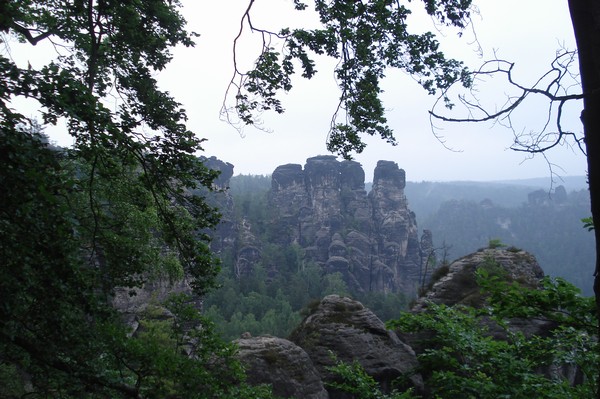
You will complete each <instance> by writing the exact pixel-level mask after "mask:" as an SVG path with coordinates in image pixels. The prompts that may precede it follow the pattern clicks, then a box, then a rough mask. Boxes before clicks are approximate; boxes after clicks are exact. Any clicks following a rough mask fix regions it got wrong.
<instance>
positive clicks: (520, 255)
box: [412, 248, 544, 311]
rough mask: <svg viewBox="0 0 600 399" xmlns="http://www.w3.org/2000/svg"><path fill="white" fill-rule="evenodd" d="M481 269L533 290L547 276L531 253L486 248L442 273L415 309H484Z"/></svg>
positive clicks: (460, 260) (457, 262)
mask: <svg viewBox="0 0 600 399" xmlns="http://www.w3.org/2000/svg"><path fill="white" fill-rule="evenodd" d="M480 268H484V269H487V270H488V272H490V273H497V274H501V275H502V276H504V277H506V278H509V279H511V280H513V281H518V282H520V283H521V284H524V285H527V286H529V287H532V288H534V287H537V285H538V283H539V281H540V279H541V278H542V277H544V271H543V270H542V268H541V267H540V265H539V264H538V262H537V260H536V259H535V257H534V256H533V255H531V254H530V253H528V252H525V251H523V250H519V249H502V248H486V249H482V250H480V251H477V252H475V253H473V254H470V255H467V256H464V257H462V258H460V259H457V260H456V261H454V262H452V263H451V264H450V265H449V266H448V268H447V272H445V273H439V272H438V273H437V275H438V276H437V277H438V279H437V280H436V281H433V282H432V285H431V287H430V288H429V290H428V291H427V293H426V294H425V295H424V296H422V297H420V298H419V299H418V300H417V301H416V303H415V305H414V306H413V308H412V310H413V311H421V310H423V309H424V308H426V307H427V304H428V303H429V302H433V303H437V304H444V305H448V306H452V305H456V304H462V305H468V306H474V307H480V306H482V305H483V301H484V298H483V297H482V296H481V293H480V288H479V286H478V285H477V282H476V279H475V272H476V270H477V269H480ZM441 271H443V270H440V272H441Z"/></svg>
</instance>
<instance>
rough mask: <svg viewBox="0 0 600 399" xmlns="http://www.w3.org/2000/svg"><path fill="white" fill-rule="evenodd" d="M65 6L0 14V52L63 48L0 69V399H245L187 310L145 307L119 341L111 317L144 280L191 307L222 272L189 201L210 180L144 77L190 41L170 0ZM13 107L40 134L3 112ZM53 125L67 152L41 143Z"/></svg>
mask: <svg viewBox="0 0 600 399" xmlns="http://www.w3.org/2000/svg"><path fill="white" fill-rule="evenodd" d="M71 3H73V4H67V3H65V2H57V1H39V0H30V1H8V2H3V3H2V5H0V8H1V9H2V12H1V14H2V16H1V18H0V28H1V29H2V31H3V35H2V37H0V42H1V44H2V45H3V46H6V47H7V48H8V49H9V47H10V40H7V38H8V37H10V38H17V39H18V40H19V41H21V42H22V43H23V44H22V45H27V44H31V45H35V44H37V43H39V42H41V41H45V40H49V41H52V43H54V44H57V43H60V54H57V56H56V58H55V59H54V60H52V61H50V62H49V63H47V64H46V65H43V66H41V67H40V68H38V69H36V68H33V67H32V66H31V65H28V66H26V67H22V66H20V65H17V64H16V63H15V62H14V61H13V60H12V58H10V57H8V56H6V54H8V53H9V52H5V53H4V55H0V165H1V168H0V170H1V172H0V186H1V187H2V188H3V190H4V191H3V195H2V196H0V259H2V262H0V304H1V305H0V380H1V381H2V382H6V383H2V384H0V396H2V397H11V396H12V397H15V396H17V395H18V396H19V397H20V396H21V395H24V396H28V397H29V396H31V397H48V398H82V397H85V398H106V397H110V398H124V397H136V398H137V397H145V398H163V397H169V396H178V397H179V396H180V397H189V398H216V397H231V398H233V397H238V396H237V395H239V392H246V393H249V395H248V397H252V395H254V393H252V394H250V393H251V392H250V391H251V390H252V389H251V388H249V387H247V386H245V385H244V384H243V375H242V370H241V367H240V365H239V364H238V363H237V361H235V360H234V358H233V357H232V355H233V353H234V348H233V347H231V346H229V345H226V344H224V343H223V342H222V341H220V339H219V338H218V337H217V335H216V334H215V332H214V329H213V327H212V326H211V324H210V323H209V322H208V321H207V320H203V319H201V318H198V315H196V314H194V311H193V309H190V308H189V306H187V305H186V303H187V300H184V299H177V300H175V299H174V300H172V301H171V302H170V303H169V304H168V307H169V309H170V310H169V312H170V313H169V312H166V311H164V310H162V311H161V309H162V308H160V307H153V308H149V312H148V313H147V314H146V315H144V317H143V319H142V320H141V321H140V326H141V327H140V329H139V330H138V331H137V332H136V333H135V334H133V335H132V336H130V335H131V334H132V331H131V330H130V329H129V328H128V327H127V326H126V325H125V324H124V323H123V320H122V317H121V315H119V314H118V313H117V311H116V310H115V309H114V308H113V306H112V301H113V299H114V293H115V289H116V288H118V287H129V288H133V287H140V286H141V285H142V284H143V283H145V282H146V281H149V280H155V279H157V278H161V279H165V280H168V279H178V278H181V276H183V275H185V276H187V277H189V278H190V281H191V284H192V286H193V289H194V292H195V294H203V293H205V292H206V291H207V290H209V289H210V288H211V287H212V286H214V283H215V281H214V279H215V275H216V274H217V272H218V270H219V267H218V262H216V261H215V260H214V259H213V257H212V255H211V254H210V252H209V249H208V241H207V236H206V234H205V233H204V231H206V229H208V228H211V227H212V226H214V225H215V223H216V222H217V220H218V214H217V212H216V211H215V210H214V209H212V208H211V207H210V206H208V205H207V204H206V203H205V202H204V199H203V198H201V197H198V196H196V195H194V193H195V192H196V189H198V188H201V187H203V188H205V189H208V188H209V187H211V182H212V181H213V179H214V178H215V177H216V175H217V174H216V172H214V171H211V170H208V169H207V168H206V167H205V166H204V165H203V164H202V163H201V162H200V161H199V160H198V158H197V155H196V152H197V151H200V150H201V146H200V144H201V142H202V140H200V139H198V138H197V137H196V136H195V134H194V133H193V132H191V131H189V130H187V128H186V126H185V121H186V118H187V117H186V114H185V111H184V110H183V109H182V108H181V106H180V104H179V103H177V102H176V101H175V100H174V99H173V98H171V97H170V95H169V94H168V93H167V92H163V91H161V90H159V89H158V85H157V82H156V80H155V78H154V76H156V72H157V71H160V70H162V69H163V68H164V67H165V66H166V64H167V63H168V61H169V60H170V59H171V54H170V48H171V47H172V46H175V45H178V44H181V45H184V46H191V45H193V42H192V37H193V36H194V34H190V33H188V32H186V31H185V29H184V25H185V20H184V19H183V18H182V17H181V15H180V14H179V11H178V10H179V7H180V4H179V2H178V1H162V0H149V1H143V2H140V1H133V0H126V1H119V2H106V1H100V2H97V1H90V2H83V1H75V2H71ZM31 49H34V47H31ZM109 93H110V99H111V104H112V103H113V102H115V101H116V106H114V107H112V106H111V107H110V108H108V107H107V106H105V104H106V99H107V96H108V95H109ZM23 98H26V99H27V100H28V101H29V102H34V103H35V102H37V105H38V106H39V109H40V112H41V114H42V124H41V125H39V124H37V123H36V121H32V120H29V119H28V118H26V117H25V116H24V115H21V114H20V113H19V112H18V110H17V109H15V108H13V107H14V105H13V101H15V100H17V101H15V102H18V100H20V99H23ZM59 119H64V120H65V121H66V126H67V129H68V132H69V134H71V135H72V136H73V138H74V141H75V144H74V146H73V148H70V149H56V148H51V147H49V146H48V145H47V142H48V140H47V139H46V138H44V137H43V136H42V135H41V132H42V130H43V128H44V127H45V126H46V125H48V124H57V122H58V121H59ZM132 292H133V291H132ZM184 305H185V306H184ZM157 316H161V317H157ZM166 316H168V317H166ZM188 353H189V354H191V356H188ZM8 381H12V382H10V383H9V382H8ZM255 392H256V395H259V394H260V392H263V393H264V392H266V391H265V390H264V389H263V388H260V389H258V390H256V391H255ZM265 397H268V395H266V394H265Z"/></svg>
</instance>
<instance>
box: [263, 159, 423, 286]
mask: <svg viewBox="0 0 600 399" xmlns="http://www.w3.org/2000/svg"><path fill="white" fill-rule="evenodd" d="M405 185H406V177H405V172H404V170H402V169H400V168H399V167H398V165H397V164H396V163H395V162H391V161H379V162H378V163H377V167H376V168H375V171H374V181H373V187H372V190H371V192H369V193H368V194H367V191H366V190H365V172H364V170H363V169H362V167H361V165H360V164H359V163H357V162H354V161H341V162H340V161H337V160H336V158H335V157H334V156H328V155H327V156H317V157H313V158H309V159H307V161H306V164H305V166H304V168H302V166H301V165H298V164H288V165H282V166H279V167H277V168H276V169H275V171H274V172H273V174H272V186H271V191H270V194H269V205H270V209H271V215H270V216H271V219H270V220H269V223H271V224H272V225H273V226H276V227H275V228H276V230H277V234H276V236H275V239H276V240H277V244H280V245H284V246H285V245H292V244H297V245H299V246H300V247H302V248H303V249H304V250H305V254H306V259H307V260H309V261H314V262H316V263H317V264H319V265H320V266H321V267H322V269H323V270H324V271H325V272H326V273H337V272H339V273H341V275H342V276H343V278H344V280H345V282H346V284H347V285H348V286H349V287H350V289H351V290H352V291H353V292H363V291H380V292H401V291H403V292H413V291H414V287H415V286H416V285H417V284H418V282H419V278H420V273H421V264H422V262H423V251H422V248H421V243H420V242H421V240H420V239H419V235H418V229H417V223H416V217H415V214H414V213H413V212H411V211H410V209H409V207H408V202H407V200H406V196H405V195H404V188H405Z"/></svg>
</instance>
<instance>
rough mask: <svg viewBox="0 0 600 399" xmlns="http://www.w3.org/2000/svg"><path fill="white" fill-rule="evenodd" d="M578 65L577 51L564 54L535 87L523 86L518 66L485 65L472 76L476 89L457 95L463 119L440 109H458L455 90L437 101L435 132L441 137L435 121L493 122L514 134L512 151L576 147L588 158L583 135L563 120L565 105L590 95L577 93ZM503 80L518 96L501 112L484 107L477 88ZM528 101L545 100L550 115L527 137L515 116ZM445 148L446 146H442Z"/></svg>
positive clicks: (432, 114) (495, 61)
mask: <svg viewBox="0 0 600 399" xmlns="http://www.w3.org/2000/svg"><path fill="white" fill-rule="evenodd" d="M576 61H577V53H576V52H575V51H569V50H565V49H563V50H561V51H558V52H557V54H556V57H555V58H554V60H553V61H552V62H551V65H550V68H549V70H548V71H546V72H545V73H543V74H542V75H541V76H540V77H539V78H538V79H537V80H535V81H534V82H533V84H529V85H527V84H522V83H520V82H518V81H517V79H516V78H515V76H514V67H515V64H514V63H511V62H508V61H506V60H502V59H493V60H489V61H485V62H484V63H483V64H482V65H481V67H480V68H479V69H478V70H477V71H475V72H473V73H472V81H473V82H474V84H473V86H472V87H471V88H470V89H469V90H468V91H467V93H465V94H458V95H457V96H456V98H457V99H458V101H457V104H458V105H460V106H461V107H462V111H463V112H465V113H466V116H464V117H456V116H448V115H444V114H443V113H441V112H438V111H437V109H438V108H439V106H440V103H442V102H443V103H444V105H445V107H446V108H448V109H452V108H453V107H454V106H455V105H454V104H452V103H451V102H450V92H451V90H452V89H453V88H454V87H450V88H448V90H446V91H445V92H444V93H442V95H441V96H440V97H439V98H438V99H437V100H436V102H435V103H434V105H433V107H432V109H431V110H430V111H429V114H430V123H431V128H432V132H433V133H434V135H435V136H436V137H438V134H437V131H436V130H438V129H439V128H438V127H437V126H434V120H439V121H442V122H461V123H465V122H471V123H480V122H487V121H492V122H494V123H498V124H500V125H501V126H504V127H506V128H508V129H510V130H512V131H513V134H514V143H513V145H512V146H511V149H513V150H515V151H520V152H527V153H530V154H539V153H544V152H545V151H548V150H550V149H552V148H554V147H556V146H558V145H559V144H560V145H574V146H575V147H577V148H578V149H579V150H580V151H581V152H582V153H584V154H585V146H584V142H583V137H582V135H581V134H578V133H575V132H572V131H568V130H565V129H564V128H563V125H564V123H563V118H564V116H565V109H564V107H565V105H566V104H567V103H569V102H572V101H577V100H582V99H583V98H585V97H586V95H589V94H591V93H581V92H579V93H577V92H575V93H574V92H573V91H574V90H580V87H581V85H580V82H579V80H578V77H579V76H578V74H577V73H574V72H572V69H573V68H575V66H576ZM498 76H500V77H504V79H505V80H506V82H507V83H508V88H509V89H512V90H513V91H514V90H516V91H517V93H514V94H506V96H507V97H506V101H505V103H504V104H503V105H502V106H500V107H499V108H494V109H490V108H491V107H490V106H489V105H487V104H484V103H483V102H482V101H481V100H480V98H479V89H478V85H477V84H480V83H483V82H486V78H494V77H498ZM529 98H532V99H533V98H544V99H545V100H546V101H547V112H546V117H545V120H544V122H543V124H542V126H541V129H538V130H537V131H530V132H529V133H525V132H524V130H525V129H523V131H521V132H519V133H518V132H517V130H516V129H515V126H514V125H513V119H512V117H513V113H514V112H515V111H516V110H517V109H518V108H520V107H522V105H523V103H524V102H525V101H526V100H528V99H529ZM442 144H444V145H445V143H443V142H442Z"/></svg>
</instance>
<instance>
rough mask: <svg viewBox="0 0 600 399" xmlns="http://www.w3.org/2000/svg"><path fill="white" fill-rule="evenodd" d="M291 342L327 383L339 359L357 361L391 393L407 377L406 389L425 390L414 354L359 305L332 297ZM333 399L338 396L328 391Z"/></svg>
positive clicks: (313, 312)
mask: <svg viewBox="0 0 600 399" xmlns="http://www.w3.org/2000/svg"><path fill="white" fill-rule="evenodd" d="M290 340H291V341H293V342H294V343H296V344H297V345H298V346H300V347H302V348H303V349H304V350H305V351H306V352H307V353H308V355H309V356H310V358H311V360H312V362H313V364H314V365H315V367H316V369H317V370H318V371H319V373H320V374H321V376H322V377H323V379H324V380H325V381H327V380H332V379H333V378H334V376H333V375H332V373H331V372H329V371H328V370H327V367H329V366H332V365H334V364H335V362H336V360H341V361H344V362H347V363H352V362H353V361H357V362H358V363H360V364H361V366H362V367H363V368H364V369H365V371H366V372H367V373H368V374H369V375H371V376H373V378H374V379H375V380H376V381H378V382H379V384H380V385H381V387H382V389H383V391H384V392H389V391H390V390H391V387H392V382H393V381H394V380H396V379H398V378H400V377H404V378H406V381H407V387H411V386H412V387H414V388H415V389H416V390H417V391H420V390H422V388H423V386H422V385H423V382H422V379H421V377H420V376H419V375H413V374H412V371H413V369H414V368H415V367H416V366H417V359H416V357H415V353H414V352H413V351H412V349H411V348H410V347H408V346H407V345H405V344H404V343H403V342H402V341H400V339H398V337H397V336H396V334H395V333H394V332H392V331H389V330H387V329H386V328H385V325H384V323H383V322H382V321H381V320H379V319H378V318H377V316H375V314H373V312H371V311H370V310H369V309H367V308H365V307H364V306H363V305H362V304H361V303H360V302H357V301H354V300H352V299H350V298H344V297H340V296H338V295H329V296H327V297H325V298H324V299H323V300H322V301H321V302H320V303H318V304H317V305H316V306H315V307H314V308H313V309H312V312H311V314H310V315H309V316H307V317H306V318H305V319H304V321H302V323H301V324H300V326H298V328H297V329H296V330H295V331H294V332H293V333H292V334H291V336H290ZM329 393H330V396H331V397H332V398H335V397H338V396H336V395H338V393H336V391H334V390H331V389H330V390H329Z"/></svg>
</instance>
